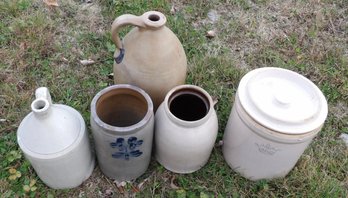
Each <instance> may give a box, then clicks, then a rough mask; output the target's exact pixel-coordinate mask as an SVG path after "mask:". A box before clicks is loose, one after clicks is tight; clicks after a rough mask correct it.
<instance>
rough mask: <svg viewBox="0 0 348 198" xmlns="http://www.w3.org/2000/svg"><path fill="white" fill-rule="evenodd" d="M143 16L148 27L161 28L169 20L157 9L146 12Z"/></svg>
mask: <svg viewBox="0 0 348 198" xmlns="http://www.w3.org/2000/svg"><path fill="white" fill-rule="evenodd" d="M142 17H143V20H144V23H145V24H146V26H147V27H152V28H160V27H162V26H164V25H165V24H166V22H167V18H166V16H164V14H162V13H161V12H157V11H149V12H145V13H144V14H143V15H142Z"/></svg>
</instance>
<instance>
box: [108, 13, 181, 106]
mask: <svg viewBox="0 0 348 198" xmlns="http://www.w3.org/2000/svg"><path fill="white" fill-rule="evenodd" d="M165 23H166V17H165V16H164V15H163V14H162V13H160V12H156V11H149V12H146V13H144V14H143V15H141V16H134V15H131V14H124V15H121V16H119V17H117V18H116V19H115V21H114V22H113V24H112V30H111V33H112V40H113V41H114V43H115V45H116V51H115V55H114V56H115V63H114V80H115V84H132V85H135V86H138V87H140V88H142V89H143V90H145V91H146V92H147V93H148V94H149V95H150V97H151V99H152V101H153V103H154V109H155V110H156V109H157V107H158V106H159V105H160V104H161V102H162V101H163V99H164V97H165V95H166V94H167V92H168V91H169V90H170V89H172V88H173V87H175V86H177V85H180V84H184V83H185V79H186V70H187V68H186V67H187V61H186V55H185V52H184V49H183V47H182V45H181V43H180V41H179V39H178V38H177V37H176V36H175V34H174V33H173V32H172V31H171V30H170V29H168V28H167V27H166V26H165ZM125 25H134V26H136V27H135V28H133V29H132V30H131V31H130V32H129V33H128V34H127V35H126V36H125V37H124V39H123V42H121V40H120V38H119V35H118V33H119V31H120V29H121V28H122V27H123V26H125Z"/></svg>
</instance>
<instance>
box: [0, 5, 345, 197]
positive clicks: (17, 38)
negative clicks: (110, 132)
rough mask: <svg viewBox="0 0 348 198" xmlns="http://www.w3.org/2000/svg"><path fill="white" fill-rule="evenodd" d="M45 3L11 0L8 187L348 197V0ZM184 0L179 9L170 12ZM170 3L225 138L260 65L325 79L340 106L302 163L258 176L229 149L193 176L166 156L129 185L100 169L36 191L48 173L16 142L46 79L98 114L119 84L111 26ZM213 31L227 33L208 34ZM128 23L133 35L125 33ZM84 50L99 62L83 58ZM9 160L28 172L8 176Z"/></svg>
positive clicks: (6, 8)
mask: <svg viewBox="0 0 348 198" xmlns="http://www.w3.org/2000/svg"><path fill="white" fill-rule="evenodd" d="M59 3H60V6H59V7H58V8H48V7H47V6H45V5H44V4H43V3H42V1H30V0H15V1H11V0H4V1H2V2H0V18H2V20H1V21H0V31H1V34H0V45H1V48H0V60H1V61H0V69H1V70H0V105H1V108H0V119H1V121H0V136H1V138H0V158H1V160H0V161H1V162H0V170H1V172H0V193H1V194H3V195H4V196H6V195H8V196H10V197H12V196H24V195H27V196H36V197H43V196H52V195H53V196H58V197H61V196H69V197H70V196H72V197H119V196H123V197H135V196H140V197H180V196H181V197H184V196H187V197H205V196H208V197H209V196H210V197H218V196H220V197H345V196H347V194H348V178H347V175H348V172H347V171H348V168H347V167H348V149H347V147H346V146H345V145H344V144H343V142H342V141H340V140H339V138H338V136H339V135H340V134H341V133H342V132H345V133H348V125H347V123H348V114H347V112H348V103H347V101H348V66H347V65H348V2H347V1H346V0H337V1H330V0H308V1H305V0H301V1H290V0H285V1H275V0H257V1H254V0H253V1H251V0H224V1H217V0H213V1H207V0H202V1H179V0H175V1H164V0H163V1H161V0H156V1H151V2H145V1H140V0H138V1H134V2H133V3H129V2H127V1H124V0H120V1H109V0H99V1H93V3H86V2H85V1H74V0H66V1H59ZM172 5H174V7H175V8H176V12H175V13H172V14H171V13H170V9H171V7H172ZM146 10H159V11H162V12H164V13H165V14H166V15H167V16H168V26H169V27H170V28H171V29H172V30H173V31H174V32H175V33H176V34H177V35H178V37H179V39H180V40H181V41H182V43H183V45H184V48H185V51H186V54H187V56H188V60H189V75H188V78H187V83H192V84H196V85H199V86H201V87H203V88H204V89H206V90H207V91H208V92H209V93H210V94H211V95H213V96H214V97H215V98H217V99H218V100H219V103H218V104H217V106H216V110H217V112H218V115H219V126H220V130H219V135H218V140H217V141H219V140H220V139H221V138H222V134H223V130H224V127H225V124H226V121H227V118H228V115H229V113H230V109H231V105H232V102H233V98H234V94H235V91H236V89H237V86H238V82H239V80H240V78H241V77H242V76H243V74H245V73H246V72H247V71H249V70H252V69H254V68H258V67H265V66H276V67H284V68H288V69H291V70H294V71H296V72H298V73H300V74H302V75H304V76H306V77H308V78H309V79H311V80H312V81H313V82H314V83H316V84H317V85H318V86H319V87H320V89H321V90H322V91H323V93H324V94H325V96H326V97H327V99H328V101H329V116H328V119H327V122H326V123H325V126H324V128H323V130H322V132H320V133H319V135H318V136H317V137H316V138H315V139H314V141H313V143H312V144H311V146H310V147H309V148H308V149H307V150H306V151H305V154H304V155H303V156H302V157H301V158H300V160H299V162H298V164H297V165H296V167H295V168H294V170H292V171H291V173H290V174H289V175H288V176H287V177H286V178H283V179H277V180H272V181H259V182H250V181H248V180H246V179H244V178H242V177H241V176H239V175H238V174H236V173H235V172H233V171H232V170H231V169H230V168H229V167H228V166H227V165H226V163H225V162H224V159H223V157H222V153H221V147H220V146H218V145H217V146H216V147H215V148H214V150H213V153H212V156H211V158H210V161H209V163H208V164H207V165H206V166H205V167H203V168H202V169H201V170H199V171H198V172H195V173H193V174H189V175H180V174H174V173H171V172H169V171H167V170H165V169H164V168H163V167H162V166H160V165H159V164H158V163H157V162H155V160H153V161H152V163H151V165H150V167H149V170H148V171H147V172H146V173H145V174H144V175H143V176H142V177H141V178H139V179H137V180H136V181H134V182H132V183H127V184H126V186H124V187H122V188H118V187H117V184H116V183H115V182H114V181H112V180H110V179H107V178H106V177H105V176H104V175H103V174H102V173H101V172H100V170H99V169H98V168H96V169H95V170H94V172H93V175H92V176H91V177H90V178H89V179H88V180H87V181H86V182H84V183H83V185H81V186H80V187H78V188H76V189H72V190H64V191H62V190H52V189H48V188H47V187H46V186H45V185H43V184H42V183H41V182H40V181H39V182H38V184H37V186H38V189H37V190H36V191H35V192H31V193H29V194H25V193H24V191H23V189H22V187H23V185H24V184H25V183H26V182H27V181H28V180H29V179H38V178H37V176H36V174H35V173H34V172H33V169H32V168H31V167H30V164H29V163H28V162H27V161H25V160H24V159H23V157H21V158H20V159H18V160H16V161H14V162H9V161H8V160H7V157H8V152H9V151H17V150H18V146H17V144H16V139H15V138H16V130H17V127H18V125H19V123H20V121H21V119H22V118H23V117H24V116H25V115H26V114H27V113H28V112H29V105H30V103H31V101H32V100H33V92H34V90H35V88H37V87H39V86H47V87H49V88H50V90H51V94H52V96H53V100H54V101H55V102H56V103H64V104H67V105H70V106H72V107H74V108H76V109H77V110H78V111H80V112H81V113H82V115H83V117H84V118H85V120H86V123H89V103H90V101H91V99H92V97H93V96H94V94H95V93H96V92H97V91H99V90H100V89H102V88H103V87H105V86H107V85H109V84H112V83H113V80H112V79H111V78H110V77H109V73H111V72H112V63H113V59H112V52H113V50H114V48H113V46H112V43H111V39H110V32H109V29H110V24H111V22H112V20H113V19H114V18H115V17H116V16H118V15H121V14H124V13H132V14H137V15H140V14H142V13H143V12H144V11H146ZM208 30H214V31H215V32H216V33H217V36H216V37H214V38H212V39H207V38H205V33H206V31H208ZM126 32H127V30H126V31H124V32H123V33H122V34H124V33H126ZM83 59H93V60H95V61H96V63H95V64H94V65H89V66H83V65H81V64H80V63H79V61H80V60H83ZM9 167H14V168H16V169H17V170H20V171H21V172H22V177H21V178H20V179H18V180H16V181H9V180H8V171H7V169H8V168H9Z"/></svg>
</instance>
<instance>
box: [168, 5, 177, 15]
mask: <svg viewBox="0 0 348 198" xmlns="http://www.w3.org/2000/svg"><path fill="white" fill-rule="evenodd" d="M176 11H177V9H176V7H175V6H174V4H173V5H172V7H171V8H170V14H172V15H174V14H175V13H176Z"/></svg>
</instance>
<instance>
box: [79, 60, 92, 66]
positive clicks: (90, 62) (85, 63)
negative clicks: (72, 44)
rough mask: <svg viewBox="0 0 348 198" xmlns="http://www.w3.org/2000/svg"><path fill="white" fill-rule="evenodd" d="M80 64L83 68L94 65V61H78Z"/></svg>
mask: <svg viewBox="0 0 348 198" xmlns="http://www.w3.org/2000/svg"><path fill="white" fill-rule="evenodd" d="M80 63H81V64H82V65H84V66H87V65H92V64H94V63H95V61H94V60H92V59H88V60H80Z"/></svg>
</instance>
